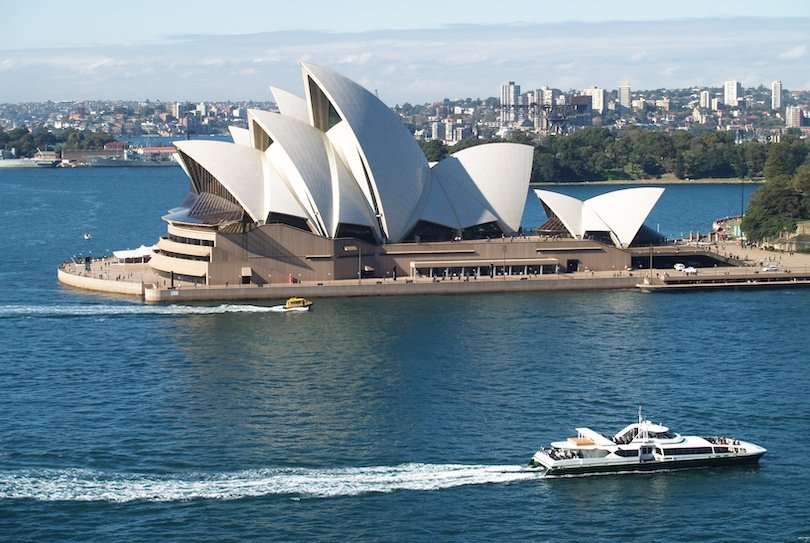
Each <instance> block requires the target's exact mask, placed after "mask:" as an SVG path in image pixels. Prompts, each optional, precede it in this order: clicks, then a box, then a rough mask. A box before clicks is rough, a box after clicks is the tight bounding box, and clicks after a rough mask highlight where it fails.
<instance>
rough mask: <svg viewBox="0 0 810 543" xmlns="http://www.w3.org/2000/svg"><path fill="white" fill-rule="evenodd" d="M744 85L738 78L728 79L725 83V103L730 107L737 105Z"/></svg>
mask: <svg viewBox="0 0 810 543" xmlns="http://www.w3.org/2000/svg"><path fill="white" fill-rule="evenodd" d="M741 94H742V85H741V84H740V82H739V81H737V80H732V81H726V82H725V83H724V84H723V103H724V104H725V105H726V106H728V107H732V108H733V107H737V100H739V99H740V98H741V96H740V95H741Z"/></svg>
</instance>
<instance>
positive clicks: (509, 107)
mask: <svg viewBox="0 0 810 543" xmlns="http://www.w3.org/2000/svg"><path fill="white" fill-rule="evenodd" d="M519 103H520V85H515V82H514V81H510V82H509V83H507V84H506V85H501V123H502V124H505V123H509V122H513V121H515V120H517V118H518V112H517V109H518V108H517V106H518V105H519Z"/></svg>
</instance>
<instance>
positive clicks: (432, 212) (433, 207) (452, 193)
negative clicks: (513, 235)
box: [421, 155, 525, 232]
mask: <svg viewBox="0 0 810 543" xmlns="http://www.w3.org/2000/svg"><path fill="white" fill-rule="evenodd" d="M430 171H431V174H432V176H433V185H434V186H433V187H432V188H431V196H430V200H429V201H428V205H427V206H425V209H424V211H423V212H422V217H421V218H422V219H424V220H427V221H431V222H435V223H439V224H445V225H448V226H456V227H457V228H468V227H470V226H474V225H477V224H485V223H489V222H494V221H497V220H498V217H497V216H496V214H495V213H494V212H493V210H492V209H491V206H490V205H489V203H488V202H487V199H486V196H484V194H482V192H481V190H480V188H479V186H478V185H477V184H476V182H475V180H474V179H473V178H472V176H471V175H470V172H469V171H468V170H467V169H466V168H465V167H464V163H463V162H462V161H461V160H459V158H458V157H457V156H455V155H451V156H449V157H446V158H445V159H444V160H441V161H440V162H438V163H437V164H436V165H435V166H433V167H432V168H431V170H430ZM436 185H438V186H436ZM524 200H525V198H524ZM501 228H502V229H503V226H502V227H501ZM503 230H504V231H505V232H508V231H509V230H508V229H503Z"/></svg>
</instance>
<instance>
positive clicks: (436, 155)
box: [419, 140, 447, 162]
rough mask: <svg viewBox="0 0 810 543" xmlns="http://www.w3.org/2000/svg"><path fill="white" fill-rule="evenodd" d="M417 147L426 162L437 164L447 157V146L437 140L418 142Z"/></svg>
mask: <svg viewBox="0 0 810 543" xmlns="http://www.w3.org/2000/svg"><path fill="white" fill-rule="evenodd" d="M419 146H420V147H421V148H422V152H423V153H425V158H427V160H428V162H438V161H440V160H441V159H443V158H444V157H446V156H447V146H446V145H445V144H444V143H443V142H442V141H439V140H429V141H420V142H419Z"/></svg>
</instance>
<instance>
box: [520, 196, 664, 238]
mask: <svg viewBox="0 0 810 543" xmlns="http://www.w3.org/2000/svg"><path fill="white" fill-rule="evenodd" d="M534 192H535V194H536V195H537V197H538V198H539V199H540V201H541V202H543V203H544V204H545V205H546V206H548V208H549V209H550V210H551V211H552V212H553V213H554V215H556V216H557V218H558V219H560V221H561V222H562V223H563V225H564V226H565V228H566V229H567V230H568V232H569V233H570V234H571V235H572V236H575V237H578V238H581V237H583V236H585V234H586V233H588V232H609V233H610V235H611V237H612V238H613V239H614V243H616V245H618V246H620V247H628V246H629V245H630V244H631V243H632V242H633V239H634V238H635V237H636V234H638V231H639V230H640V229H641V227H642V225H643V224H644V221H645V220H646V219H647V216H648V215H649V214H650V211H652V208H653V207H655V204H656V202H658V199H659V198H660V197H661V195H662V194H663V193H664V189H663V188H661V187H634V188H629V189H621V190H616V191H612V192H607V193H605V194H600V195H599V196H594V197H593V198H590V199H588V200H585V201H584V202H583V201H580V200H577V199H576V198H572V197H570V196H566V195H564V194H560V193H557V192H552V191H548V190H539V189H538V190H535V191H534Z"/></svg>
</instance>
